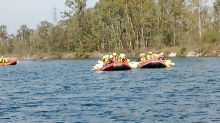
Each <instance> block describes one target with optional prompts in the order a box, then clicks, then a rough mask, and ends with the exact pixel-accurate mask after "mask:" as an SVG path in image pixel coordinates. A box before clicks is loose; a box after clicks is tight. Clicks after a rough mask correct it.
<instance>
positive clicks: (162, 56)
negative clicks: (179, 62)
mask: <svg viewBox="0 0 220 123" xmlns="http://www.w3.org/2000/svg"><path fill="white" fill-rule="evenodd" d="M158 59H160V60H166V59H165V57H164V55H163V53H162V52H161V53H160V54H159V57H158Z"/></svg>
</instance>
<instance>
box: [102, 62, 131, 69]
mask: <svg viewBox="0 0 220 123" xmlns="http://www.w3.org/2000/svg"><path fill="white" fill-rule="evenodd" d="M100 70H102V71H122V70H131V67H130V66H129V65H128V63H125V62H113V63H110V64H107V65H104V66H103V67H101V68H100Z"/></svg>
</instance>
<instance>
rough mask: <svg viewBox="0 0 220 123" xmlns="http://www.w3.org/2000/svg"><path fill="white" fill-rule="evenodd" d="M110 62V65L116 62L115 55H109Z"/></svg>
mask: <svg viewBox="0 0 220 123" xmlns="http://www.w3.org/2000/svg"><path fill="white" fill-rule="evenodd" d="M108 62H109V63H113V62H114V60H113V55H109V58H108Z"/></svg>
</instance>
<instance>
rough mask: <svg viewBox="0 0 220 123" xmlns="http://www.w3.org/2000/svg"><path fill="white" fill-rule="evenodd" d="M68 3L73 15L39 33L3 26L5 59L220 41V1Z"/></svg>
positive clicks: (0, 37)
mask: <svg viewBox="0 0 220 123" xmlns="http://www.w3.org/2000/svg"><path fill="white" fill-rule="evenodd" d="M86 1H87V0H66V1H65V3H64V4H65V5H66V6H67V8H68V10H69V11H65V12H62V16H63V17H64V18H65V19H63V20H61V21H59V22H58V24H56V25H53V24H52V23H50V22H48V21H42V22H40V23H39V24H38V25H37V28H36V29H30V28H28V27H27V26H26V25H21V26H20V29H18V30H17V34H16V35H12V34H8V33H7V26H6V25H0V54H1V55H4V54H13V53H16V54H20V55H23V54H29V55H34V54H41V53H51V54H54V53H71V52H75V53H76V55H77V57H84V56H85V54H86V53H89V52H94V51H98V52H119V51H123V52H131V51H135V50H143V49H146V48H158V49H160V48H162V47H175V46H186V45H201V43H207V44H211V43H216V42H219V41H220V40H219V39H220V37H219V34H220V0H215V2H214V3H213V5H212V6H208V5H207V2H208V1H207V0H99V2H98V3H97V4H96V5H95V6H94V7H93V8H86Z"/></svg>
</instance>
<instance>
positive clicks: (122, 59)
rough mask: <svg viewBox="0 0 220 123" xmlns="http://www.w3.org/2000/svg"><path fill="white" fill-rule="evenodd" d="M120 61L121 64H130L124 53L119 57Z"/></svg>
mask: <svg viewBox="0 0 220 123" xmlns="http://www.w3.org/2000/svg"><path fill="white" fill-rule="evenodd" d="M119 61H120V62H129V60H128V58H127V57H126V55H125V54H123V53H121V54H120V55H119Z"/></svg>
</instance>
